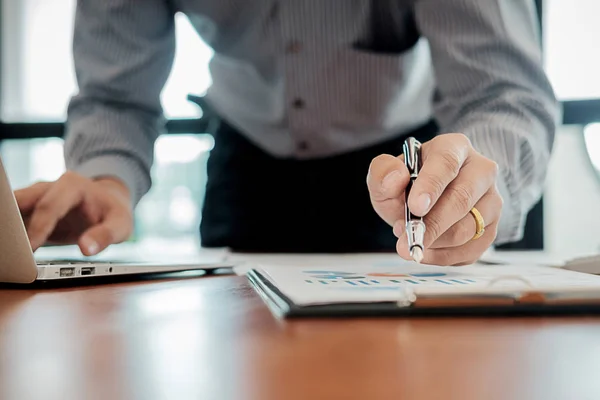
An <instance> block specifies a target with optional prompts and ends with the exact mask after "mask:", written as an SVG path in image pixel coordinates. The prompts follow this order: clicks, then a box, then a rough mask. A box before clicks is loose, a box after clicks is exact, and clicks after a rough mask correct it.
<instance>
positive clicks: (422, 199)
mask: <svg viewBox="0 0 600 400" xmlns="http://www.w3.org/2000/svg"><path fill="white" fill-rule="evenodd" d="M430 205H431V197H430V196H429V195H428V194H427V193H422V194H421V195H419V197H417V201H416V204H415V206H416V207H415V208H414V209H413V210H412V212H413V213H415V214H417V215H425V214H426V213H427V211H429V206H430Z"/></svg>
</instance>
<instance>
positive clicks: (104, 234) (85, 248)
mask: <svg viewBox="0 0 600 400" xmlns="http://www.w3.org/2000/svg"><path fill="white" fill-rule="evenodd" d="M131 230H132V223H131V216H129V215H126V213H117V212H113V213H110V214H108V215H107V216H106V217H105V218H104V219H103V220H102V221H101V222H100V223H99V224H96V225H94V226H92V227H90V228H89V229H88V230H86V231H85V232H84V233H83V234H82V235H81V237H80V238H79V243H78V244H79V248H80V249H81V252H82V253H83V254H84V255H86V256H93V255H96V254H98V253H99V252H101V251H103V250H105V249H106V248H107V247H108V246H110V245H111V244H116V243H121V242H124V241H125V240H127V239H128V238H129V235H130V234H131Z"/></svg>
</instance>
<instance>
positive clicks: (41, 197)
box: [15, 172, 133, 256]
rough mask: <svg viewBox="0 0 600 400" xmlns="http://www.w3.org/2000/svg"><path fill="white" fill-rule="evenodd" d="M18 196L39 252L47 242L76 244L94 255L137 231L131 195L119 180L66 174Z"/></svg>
mask: <svg viewBox="0 0 600 400" xmlns="http://www.w3.org/2000/svg"><path fill="white" fill-rule="evenodd" d="M15 197H16V199H17V203H18V205H19V209H20V211H21V215H22V216H23V220H24V222H25V226H26V228H27V234H28V236H29V241H30V242H31V247H32V249H33V250H34V251H35V250H37V249H38V248H39V247H40V246H42V245H44V244H46V243H47V244H65V245H66V244H77V245H78V246H79V248H80V249H81V252H82V253H83V254H84V255H86V256H91V255H95V254H97V253H99V252H100V251H102V250H104V249H106V247H108V246H109V245H111V244H114V243H120V242H123V241H125V240H127V239H128V238H129V236H130V235H131V233H132V232H133V210H132V207H131V204H130V195H129V191H128V189H127V188H126V186H125V185H124V184H123V183H122V182H121V181H120V180H118V179H113V178H103V179H98V180H91V179H88V178H85V177H83V176H81V175H78V174H76V173H74V172H66V173H65V174H64V175H62V176H61V177H60V178H59V179H58V180H57V181H55V182H39V183H36V184H34V185H32V186H29V187H27V188H24V189H20V190H17V191H15Z"/></svg>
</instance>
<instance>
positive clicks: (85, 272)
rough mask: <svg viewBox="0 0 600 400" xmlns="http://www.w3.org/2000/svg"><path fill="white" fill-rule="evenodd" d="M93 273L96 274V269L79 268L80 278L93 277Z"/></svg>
mask: <svg viewBox="0 0 600 400" xmlns="http://www.w3.org/2000/svg"><path fill="white" fill-rule="evenodd" d="M94 272H96V268H94V267H83V268H81V276H85V275H94Z"/></svg>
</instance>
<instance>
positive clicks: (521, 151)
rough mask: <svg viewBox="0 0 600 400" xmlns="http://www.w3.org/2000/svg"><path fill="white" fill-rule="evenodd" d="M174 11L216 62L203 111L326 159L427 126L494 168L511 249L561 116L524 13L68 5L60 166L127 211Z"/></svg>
mask: <svg viewBox="0 0 600 400" xmlns="http://www.w3.org/2000/svg"><path fill="white" fill-rule="evenodd" d="M178 12H182V13H184V14H186V15H187V16H188V18H189V20H190V22H191V23H192V25H193V26H194V27H195V29H196V30H197V32H198V33H199V35H200V36H201V37H202V38H203V40H204V41H205V42H206V43H207V44H208V45H209V46H211V48H212V49H214V52H215V53H214V57H213V58H212V60H211V62H210V72H211V77H212V85H211V86H210V88H209V89H208V92H207V95H206V99H207V101H208V103H209V104H210V105H211V107H212V108H213V109H214V110H215V111H216V112H217V113H218V114H219V115H220V116H222V117H223V118H225V119H226V120H227V121H228V122H229V123H230V124H232V125H233V126H235V127H236V128H237V129H239V130H240V131H241V132H242V133H243V134H244V135H246V136H247V137H248V138H249V139H250V140H251V141H252V142H254V143H256V144H257V145H258V146H260V147H261V148H263V149H264V150H265V151H267V152H269V153H270V154H273V155H275V156H279V157H294V158H298V159H312V158H319V157H327V156H332V155H336V154H340V153H343V152H348V151H352V150H355V149H359V148H361V147H365V146H369V145H372V144H375V143H378V142H382V141H384V140H386V139H390V138H392V137H394V136H398V135H401V134H402V133H403V132H407V131H409V130H411V129H413V128H416V127H418V126H420V125H422V124H423V123H425V122H426V121H428V120H430V119H431V118H435V120H436V121H437V122H438V124H439V126H440V128H441V131H442V132H461V133H464V134H466V135H467V136H468V137H469V138H470V140H471V142H472V144H473V146H474V147H475V148H476V149H477V150H478V151H479V152H481V153H483V154H484V155H485V156H487V157H489V158H491V159H493V160H494V161H496V162H497V163H498V165H499V170H500V174H499V177H498V183H497V185H498V189H499V191H500V194H501V195H502V197H503V199H504V204H505V206H504V210H503V213H502V218H501V221H500V224H499V228H498V237H497V241H496V243H497V244H500V243H505V242H510V241H514V240H518V239H519V238H520V237H521V236H522V231H523V226H524V221H525V217H526V214H527V212H528V210H529V209H530V208H531V207H532V206H533V205H534V204H535V202H536V201H537V200H538V199H539V197H540V195H541V193H542V190H543V184H544V180H545V171H546V168H547V164H548V160H549V157H550V153H551V149H552V144H553V141H554V132H555V129H556V126H557V122H558V117H559V114H560V109H559V105H558V103H557V101H556V98H555V95H554V92H553V90H552V87H551V85H550V83H549V81H548V79H547V76H546V75H545V73H544V70H543V66H542V58H541V51H540V46H539V35H538V31H537V25H536V14H535V7H534V4H533V1H528V0H281V1H274V0H252V1H248V0H144V1H142V2H140V1H134V0H102V1H97V0H78V2H77V10H76V16H75V30H74V39H73V40H74V43H73V53H74V60H75V68H76V74H77V80H78V84H79V92H78V93H77V94H76V95H75V96H74V97H73V98H72V100H71V102H70V105H69V109H68V120H67V132H66V142H65V158H66V164H67V168H69V169H71V170H74V171H77V172H79V173H81V174H83V175H85V176H88V177H99V176H116V177H118V178H120V179H122V180H123V181H124V182H125V183H126V184H127V186H128V187H129V188H130V189H131V191H132V194H133V202H134V204H137V202H138V201H139V200H140V198H141V197H142V196H143V195H144V194H145V193H146V192H147V191H148V190H149V188H150V185H151V179H150V168H151V165H152V162H153V150H154V142H155V140H156V138H157V136H158V135H159V134H160V133H161V131H162V129H163V127H164V117H163V113H162V108H161V103H160V92H161V90H162V88H163V86H164V84H165V82H166V79H167V78H168V75H169V73H170V70H171V65H172V62H173V57H174V50H175V30H174V16H175V13H178ZM193 79H194V77H190V80H193ZM365 173H366V171H365Z"/></svg>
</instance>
